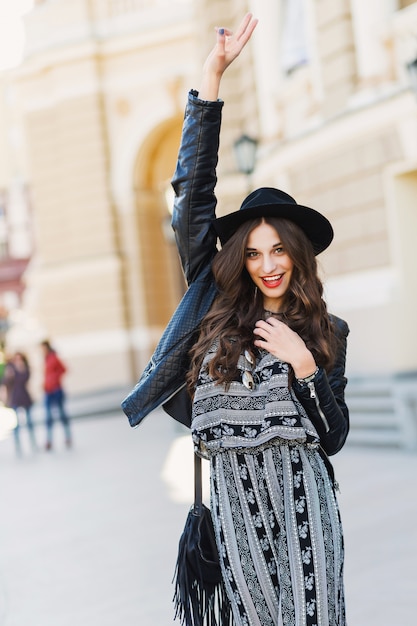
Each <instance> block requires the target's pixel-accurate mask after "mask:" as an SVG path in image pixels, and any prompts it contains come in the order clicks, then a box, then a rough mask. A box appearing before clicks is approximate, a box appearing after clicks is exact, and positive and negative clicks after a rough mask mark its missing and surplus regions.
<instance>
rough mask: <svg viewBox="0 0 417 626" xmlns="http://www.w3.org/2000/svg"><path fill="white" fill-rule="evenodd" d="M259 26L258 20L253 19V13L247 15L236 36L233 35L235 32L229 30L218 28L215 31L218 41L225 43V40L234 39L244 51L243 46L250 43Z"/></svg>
mask: <svg viewBox="0 0 417 626" xmlns="http://www.w3.org/2000/svg"><path fill="white" fill-rule="evenodd" d="M257 24H258V20H257V19H255V18H254V17H253V15H252V13H247V14H246V15H245V17H244V18H243V20H242V22H241V23H240V25H239V27H238V29H237V31H236V34H235V35H233V31H232V30H230V29H229V28H225V27H223V26H222V27H219V26H216V28H215V30H216V33H217V40H218V41H223V39H226V40H227V39H231V38H232V37H233V38H234V39H235V40H236V42H239V44H240V45H239V47H240V49H242V48H243V46H245V45H246V43H247V42H248V41H249V39H250V37H251V36H252V33H253V31H254V30H255V28H256V25H257Z"/></svg>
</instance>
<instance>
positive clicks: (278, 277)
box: [263, 274, 282, 282]
mask: <svg viewBox="0 0 417 626" xmlns="http://www.w3.org/2000/svg"><path fill="white" fill-rule="evenodd" d="M281 277H282V274H279V275H278V276H265V277H264V279H263V280H266V282H268V281H271V282H272V281H274V280H279V279H280V278H281Z"/></svg>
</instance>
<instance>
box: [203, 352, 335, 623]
mask: <svg viewBox="0 0 417 626" xmlns="http://www.w3.org/2000/svg"><path fill="white" fill-rule="evenodd" d="M210 358H212V352H210V353H209V354H208V355H207V356H206V359H205V361H204V363H203V367H202V369H201V373H200V378H199V381H198V384H197V387H196V393H195V398H194V405H193V421H192V432H193V439H194V442H195V445H196V447H197V448H198V449H199V450H200V453H201V454H202V455H203V456H206V457H208V458H209V459H210V464H211V473H210V476H211V510H212V517H213V522H214V527H215V530H216V536H217V545H218V548H219V553H220V557H221V565H222V572H223V580H224V583H225V587H226V591H227V594H228V597H229V600H230V602H231V606H232V612H233V623H234V624H235V625H236V626H345V624H346V621H345V610H344V591H343V534H342V527H341V522H340V515H339V510H338V505H337V501H336V498H335V494H334V489H333V485H332V482H331V480H330V478H329V475H328V472H327V470H326V467H325V465H324V462H323V460H322V458H321V456H320V454H319V453H318V445H319V438H318V435H317V432H316V430H315V428H314V426H313V424H312V423H311V421H310V420H309V418H308V416H307V415H306V413H305V411H304V409H303V407H302V406H301V405H300V403H299V402H298V400H297V398H296V397H295V395H294V394H293V393H292V392H291V389H289V388H288V369H289V368H288V364H286V363H283V362H281V361H279V360H278V359H276V358H275V357H273V356H272V355H271V354H269V353H267V352H261V353H260V354H259V357H258V359H257V361H256V364H255V367H254V370H253V377H254V379H255V383H256V385H255V388H254V389H253V390H249V389H247V388H246V387H245V385H244V384H243V383H242V380H236V381H234V382H232V383H231V385H230V387H229V389H228V390H225V389H224V387H223V386H220V385H216V384H215V383H214V381H213V380H212V379H211V378H210V377H209V376H208V374H207V371H206V367H205V366H206V365H207V362H208V361H209V359H210ZM239 369H240V371H241V373H242V374H243V371H244V370H245V369H247V363H246V360H245V358H244V357H243V356H242V357H241V358H240V360H239Z"/></svg>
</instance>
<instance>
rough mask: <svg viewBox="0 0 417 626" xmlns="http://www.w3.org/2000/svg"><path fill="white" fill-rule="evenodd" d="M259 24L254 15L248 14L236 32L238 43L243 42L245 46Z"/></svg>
mask: <svg viewBox="0 0 417 626" xmlns="http://www.w3.org/2000/svg"><path fill="white" fill-rule="evenodd" d="M257 23H258V20H257V19H256V18H254V17H253V15H252V13H246V15H245V17H244V18H243V20H242V22H241V23H240V25H239V27H238V29H237V31H236V39H237V41H240V40H242V44H243V45H245V44H246V42H247V41H248V40H249V39H250V37H251V35H252V33H253V31H254V30H255V28H256V25H257Z"/></svg>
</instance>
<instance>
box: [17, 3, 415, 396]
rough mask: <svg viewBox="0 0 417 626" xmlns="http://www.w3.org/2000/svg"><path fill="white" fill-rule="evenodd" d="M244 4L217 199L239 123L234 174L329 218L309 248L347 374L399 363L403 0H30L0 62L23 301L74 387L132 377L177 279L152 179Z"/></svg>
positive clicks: (405, 247)
mask: <svg viewBox="0 0 417 626" xmlns="http://www.w3.org/2000/svg"><path fill="white" fill-rule="evenodd" d="M246 10H251V11H252V12H253V13H254V14H255V15H256V16H257V17H259V19H260V24H259V26H258V29H257V31H256V32H255V35H254V38H253V41H252V42H251V44H250V50H249V51H245V55H243V56H242V58H241V59H239V60H238V62H236V64H235V65H234V66H232V68H231V70H230V73H229V74H228V75H227V78H226V79H225V81H224V84H223V86H222V93H221V97H222V98H223V99H224V100H225V102H226V104H225V107H224V123H223V129H222V138H221V154H220V162H219V168H218V174H219V185H218V188H217V195H218V198H219V211H220V212H221V213H228V212H229V211H231V210H234V209H235V208H236V207H237V206H239V204H240V202H241V199H242V198H243V197H244V195H245V194H246V191H247V184H248V181H247V180H246V179H245V177H244V176H242V174H240V173H239V172H237V171H236V165H235V162H234V158H233V143H234V141H235V140H236V139H237V138H238V137H239V136H240V135H241V134H242V133H246V134H248V135H250V136H253V137H256V138H257V140H258V142H259V144H258V145H259V148H258V158H257V164H256V169H255V172H254V174H253V176H252V179H251V181H250V184H251V185H252V186H253V187H255V186H261V185H271V186H277V187H280V188H283V189H285V190H286V191H288V192H289V193H291V194H292V195H294V196H295V198H296V199H297V201H298V202H300V203H305V204H308V205H311V206H313V207H316V208H317V209H319V210H320V211H322V212H323V213H325V214H326V215H327V217H328V218H329V219H330V220H331V222H332V224H333V226H334V229H335V240H334V243H333V244H332V246H331V248H330V249H329V250H328V251H326V252H325V253H324V254H323V255H322V256H321V257H320V261H321V265H322V273H323V278H324V281H325V286H326V297H327V300H328V303H329V308H330V309H331V311H333V312H334V313H336V314H338V315H340V316H342V317H344V318H345V319H346V320H348V322H349V325H350V327H351V336H350V341H349V363H348V373H349V374H350V375H354V376H355V375H357V376H369V375H376V376H378V375H380V374H383V375H384V376H385V375H387V374H392V375H397V374H401V373H410V372H415V371H417V356H416V351H415V349H414V348H415V345H416V344H417V337H416V335H417V331H416V327H415V324H414V321H413V318H414V311H415V308H416V305H417V302H416V301H417V288H416V279H415V276H414V266H415V264H416V261H417V252H416V250H415V246H414V233H415V232H416V230H417V209H416V198H417V99H416V94H415V93H414V92H413V91H412V89H411V87H410V79H409V76H408V73H407V69H406V66H407V63H409V62H410V61H412V60H414V58H415V57H416V56H417V46H416V43H415V37H414V33H415V31H416V27H417V2H410V1H400V0H367V2H363V1H362V0H280V1H277V0H251V1H248V0H228V1H227V2H226V1H224V0H38V2H37V3H36V6H35V8H34V9H33V11H32V12H31V13H30V14H28V16H27V18H26V28H27V48H26V55H25V60H24V62H23V64H22V65H21V67H20V68H19V69H18V70H17V71H15V72H14V73H13V77H12V78H10V81H11V85H12V89H13V93H14V94H15V98H16V100H17V101H18V107H17V108H18V110H19V116H20V117H19V119H21V121H22V128H23V129H24V138H25V146H26V147H25V150H27V159H26V160H23V161H22V166H21V169H22V172H21V174H22V175H23V180H24V181H25V184H30V189H31V202H32V205H33V219H34V233H35V254H34V255H33V257H32V261H31V263H30V266H29V269H28V270H27V272H26V275H25V276H26V292H25V298H24V305H23V306H24V308H25V309H26V311H27V314H28V315H29V316H30V317H31V318H34V319H37V320H39V324H40V328H42V332H45V333H47V335H48V336H50V337H51V338H52V339H53V340H55V341H56V342H57V343H58V344H59V347H60V350H61V351H62V352H63V354H65V355H66V357H67V360H68V361H69V362H70V372H71V374H70V388H71V390H73V391H88V390H92V389H94V390H96V389H99V388H101V387H109V386H113V387H116V386H128V385H129V384H132V383H133V382H135V380H136V379H137V377H138V375H139V374H140V372H141V370H142V369H143V367H144V365H145V364H146V361H147V359H148V357H149V355H150V354H151V352H152V350H153V348H154V346H155V344H156V342H157V340H158V338H159V336H160V334H161V332H162V330H163V328H164V326H165V324H166V322H167V321H168V319H169V317H170V315H171V313H172V311H173V310H174V308H175V305H176V303H177V302H178V300H179V298H180V297H181V295H182V292H183V290H184V284H183V279H182V276H181V272H180V269H179V265H178V261H177V255H176V251H175V248H174V245H173V242H172V237H171V234H170V228H169V201H168V202H167V197H168V196H169V194H168V193H167V191H168V189H169V180H170V178H171V176H172V173H173V170H174V167H175V160H176V154H177V148H178V143H179V138H180V132H181V124H182V116H183V109H184V104H185V100H186V94H187V91H188V89H190V88H198V80H199V73H200V67H201V63H202V60H203V59H204V58H205V56H206V54H207V52H208V50H209V49H210V47H211V45H212V41H213V32H214V31H213V28H214V26H215V24H218V23H222V24H236V23H237V22H238V21H239V20H240V18H241V16H242V15H243V14H244V13H245V11H246ZM22 150H23V148H22Z"/></svg>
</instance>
